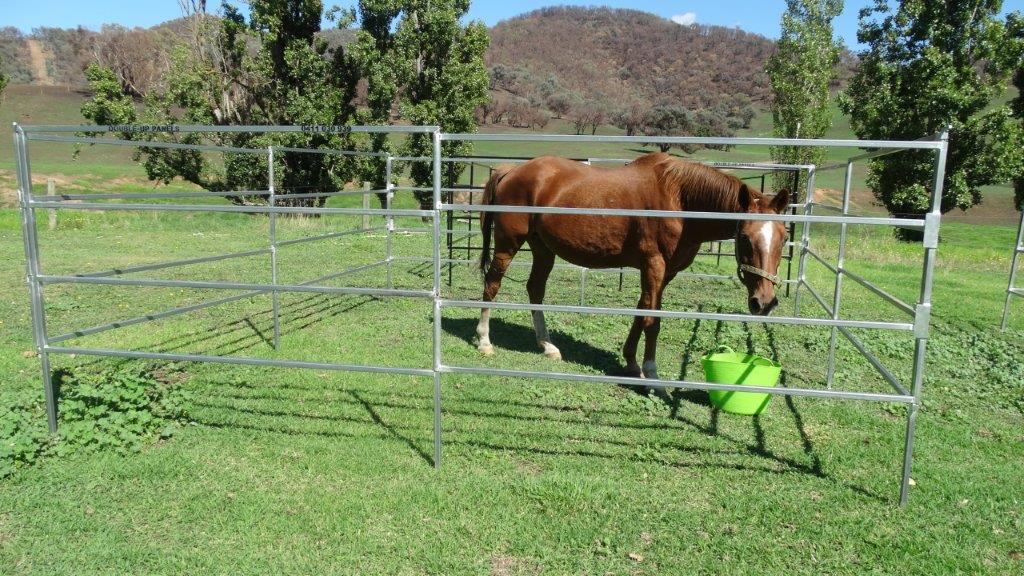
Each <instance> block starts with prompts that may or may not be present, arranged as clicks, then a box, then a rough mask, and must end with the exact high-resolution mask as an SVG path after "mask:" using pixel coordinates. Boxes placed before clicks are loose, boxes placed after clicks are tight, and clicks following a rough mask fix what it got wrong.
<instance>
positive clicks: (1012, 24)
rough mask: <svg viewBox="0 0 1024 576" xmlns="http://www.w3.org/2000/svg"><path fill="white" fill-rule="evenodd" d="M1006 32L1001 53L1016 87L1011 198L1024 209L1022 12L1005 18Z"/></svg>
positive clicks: (1023, 52)
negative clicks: (1005, 44)
mask: <svg viewBox="0 0 1024 576" xmlns="http://www.w3.org/2000/svg"><path fill="white" fill-rule="evenodd" d="M1006 28H1007V32H1008V34H1009V36H1010V38H1011V41H1010V46H1009V49H1008V50H1006V51H1004V52H1003V53H1004V54H1005V55H1006V56H1007V58H1008V59H1009V62H1008V66H1009V67H1012V68H1013V70H1014V72H1013V86H1014V87H1015V88H1016V89H1017V97H1016V98H1014V99H1013V100H1012V101H1011V102H1010V110H1011V114H1012V115H1013V117H1014V118H1016V120H1017V131H1018V133H1017V140H1018V144H1017V145H1016V146H1012V147H1011V150H1012V151H1014V152H1016V153H1017V154H1018V156H1017V157H1016V159H1015V160H1016V162H1015V166H1014V168H1013V172H1014V177H1013V196H1014V198H1013V200H1014V206H1016V207H1017V210H1024V14H1021V13H1020V12H1014V13H1012V14H1010V15H1009V16H1007V18H1006Z"/></svg>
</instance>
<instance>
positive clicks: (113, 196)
mask: <svg viewBox="0 0 1024 576" xmlns="http://www.w3.org/2000/svg"><path fill="white" fill-rule="evenodd" d="M239 196H270V190H225V191H224V192H124V193H110V194H107V193H102V194H100V193H97V194H56V195H55V197H56V198H60V199H61V200H63V201H70V200H132V199H137V198H138V199H143V200H149V199H153V200H159V199H164V198H234V197H239ZM32 198H33V199H38V198H48V199H49V198H54V196H33V197H32Z"/></svg>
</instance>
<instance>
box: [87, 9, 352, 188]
mask: <svg viewBox="0 0 1024 576" xmlns="http://www.w3.org/2000/svg"><path fill="white" fill-rule="evenodd" d="M185 4H188V3H185ZM191 4H192V6H193V7H194V8H195V9H196V10H195V11H194V12H193V13H191V14H189V15H188V18H189V19H190V20H191V21H192V24H193V29H194V30H196V31H197V32H196V33H195V34H194V35H193V38H192V41H191V43H190V44H189V45H188V46H187V47H182V48H180V49H179V50H177V51H176V52H175V54H174V56H173V59H172V64H171V68H170V70H169V72H168V73H167V75H166V77H165V78H164V83H165V84H166V87H165V89H164V90H163V91H161V92H160V93H154V94H150V96H149V97H148V98H147V99H146V107H145V109H144V110H143V111H142V112H141V113H137V112H136V111H135V107H134V103H133V102H132V101H131V99H130V98H129V97H128V96H127V95H126V94H125V92H124V86H122V85H121V84H122V83H121V79H120V78H119V77H118V76H117V75H116V74H115V73H114V72H112V71H111V70H109V69H105V68H101V67H99V66H92V67H90V73H89V74H90V77H89V80H90V85H91V86H92V88H93V90H94V92H95V94H94V96H93V98H92V100H91V101H89V102H87V103H86V104H85V105H84V106H83V107H82V114H83V115H84V116H85V117H86V118H88V119H89V120H92V121H93V122H96V123H99V124H122V123H131V122H135V121H136V120H138V121H142V122H145V123H152V124H168V123H174V122H177V121H178V120H182V121H184V122H185V123H189V124H212V125H217V126H229V125H240V124H241V125H247V124H257V125H258V124H289V125H322V126H326V125H331V126H337V125H344V124H347V123H349V122H350V121H352V120H353V119H354V116H355V109H354V106H353V105H352V100H353V97H354V92H355V87H356V80H357V79H358V74H357V67H356V65H355V62H354V61H353V59H352V58H351V57H350V56H349V55H348V54H347V53H346V52H345V51H344V49H341V48H339V49H336V50H334V51H333V52H328V51H327V48H326V43H325V42H324V41H322V40H319V39H317V37H316V33H317V32H318V31H319V30H320V22H321V20H322V19H323V18H324V12H323V5H322V3H321V2H320V0H282V1H278V0H252V1H250V2H249V5H250V19H249V22H248V23H246V21H245V19H244V18H243V16H242V15H241V13H240V12H239V11H238V10H237V9H236V8H234V7H233V6H232V5H231V4H227V3H225V4H224V6H223V12H224V13H223V16H222V18H220V19H219V20H215V19H213V18H208V17H207V15H206V14H205V13H203V12H202V10H204V9H205V3H203V2H200V3H198V4H197V3H194V2H193V3H191ZM335 15H337V14H336V13H330V14H328V16H329V17H330V16H335ZM344 16H350V15H344ZM350 21H351V19H350V17H348V18H342V19H341V21H340V23H339V25H341V26H344V25H347V23H348V22H350ZM250 42H252V43H254V44H255V46H251V45H250ZM115 85H116V86H115ZM178 110H180V112H178ZM122 137H124V138H141V139H160V140H165V139H166V140H174V141H179V142H185V143H197V142H199V141H200V135H198V134H183V135H177V134H145V135H139V134H134V133H124V134H122ZM208 139H209V140H210V141H212V142H213V143H214V144H219V145H227V146H234V147H248V148H259V147H265V146H268V145H272V144H274V145H283V146H291V147H301V148H334V149H352V148H354V147H355V146H356V144H357V143H356V137H355V136H353V135H350V134H345V133H338V132H334V131H316V132H312V133H307V132H300V133H288V134H250V133H220V134H211V135H208ZM140 150H141V151H140V154H139V159H140V160H142V162H143V165H144V167H145V169H146V171H147V174H148V176H149V178H150V179H153V180H157V181H162V182H165V183H166V182H169V181H170V180H171V179H173V178H175V177H181V178H183V179H184V180H186V181H189V182H192V183H194V184H196V185H198V186H200V187H202V188H205V189H207V190H213V191H226V190H263V189H265V188H266V187H267V162H266V160H265V159H264V158H262V157H259V156H254V155H251V154H224V158H223V162H219V161H218V162H214V161H210V160H209V159H208V158H207V157H206V156H203V155H202V154H201V153H199V152H197V151H191V150H169V149H162V148H161V149H158V148H145V147H143V148H141V149H140ZM358 162H359V160H358V159H353V158H351V157H339V156H331V155H321V154H300V153H290V154H279V155H278V156H277V158H276V167H277V170H276V175H277V185H276V189H277V190H278V191H279V192H280V193H282V194H285V195H286V194H288V193H293V192H327V191H332V190H338V189H339V188H340V187H341V186H343V185H344V184H345V183H346V182H348V181H350V180H351V179H352V178H353V176H355V175H356V174H357V172H358V168H359V166H358ZM234 199H235V200H236V201H247V202H248V201H254V200H255V198H249V199H244V200H243V199H237V198H234ZM323 201H324V200H323V199H318V200H306V199H301V200H294V201H291V202H289V201H287V200H285V201H284V202H283V203H285V204H302V205H309V204H321V205H322V203H323Z"/></svg>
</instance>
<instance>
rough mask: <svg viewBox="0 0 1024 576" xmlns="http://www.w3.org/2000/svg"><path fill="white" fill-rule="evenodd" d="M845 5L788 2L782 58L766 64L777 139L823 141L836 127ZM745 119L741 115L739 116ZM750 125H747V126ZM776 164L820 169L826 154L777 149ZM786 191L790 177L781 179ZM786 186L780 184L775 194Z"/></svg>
mask: <svg viewBox="0 0 1024 576" xmlns="http://www.w3.org/2000/svg"><path fill="white" fill-rule="evenodd" d="M842 11H843V1H842V0H787V2H786V11H785V12H784V13H783V14H782V36H781V37H780V38H779V48H778V52H776V53H775V54H773V55H772V56H771V58H769V59H768V67H767V71H768V77H769V79H770V80H771V83H772V91H773V94H774V98H773V99H772V103H771V111H772V121H773V122H772V124H773V133H774V134H775V136H777V137H780V138H821V137H822V136H824V135H825V132H826V131H827V130H828V129H829V126H831V125H832V111H831V109H830V106H829V105H830V103H831V96H830V93H829V86H830V85H831V84H832V82H833V81H834V80H835V78H836V74H837V71H836V64H837V63H838V62H839V53H840V51H841V49H842V46H841V44H840V43H839V42H838V41H837V40H835V39H834V38H833V35H832V21H833V20H834V19H835V18H836V16H838V15H839V14H840V13H842ZM741 114H742V113H741ZM746 123H747V125H749V119H748V120H746ZM771 155H772V160H774V161H775V162H778V163H782V164H822V163H823V161H824V159H825V150H824V149H823V148H804V147H796V146H773V147H772V148H771ZM778 178H780V179H784V180H785V185H786V186H789V185H790V184H791V181H790V178H789V175H788V174H781V173H780V174H779V175H778ZM781 185H783V183H782V182H776V188H779V187H780V186H781Z"/></svg>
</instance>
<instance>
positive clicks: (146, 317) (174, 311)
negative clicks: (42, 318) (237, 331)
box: [47, 260, 387, 343]
mask: <svg viewBox="0 0 1024 576" xmlns="http://www.w3.org/2000/svg"><path fill="white" fill-rule="evenodd" d="M385 264H387V261H385V260H382V261H380V262H374V263H372V264H365V265H363V266H356V267H354V268H349V269H347V270H342V271H341V272H332V273H331V274H327V275H324V276H320V277H319V278H314V279H312V280H307V281H306V282H303V283H302V284H300V286H313V285H316V284H319V283H320V282H326V281H328V280H333V279H335V278H339V277H341V276H346V275H349V274H355V273H358V272H362V271H364V270H369V269H370V268H375V267H378V266H383V265H385ZM270 292H273V290H272V289H262V290H253V291H251V292H246V293H244V294H236V295H234V296H225V297H224V298H217V299H216V300H208V301H206V302H200V303H198V304H190V305H188V306H180V307H176V308H168V309H167V310H161V311H160V312H152V313H149V314H143V315H142V316H136V317H134V318H128V319H126V320H117V321H115V322H109V323H107V324H99V325H97V326H91V327H89V328H82V329H79V330H72V331H71V332H68V333H66V334H61V335H59V336H54V337H51V338H48V340H47V341H48V342H51V343H55V342H63V341H65V340H71V339H73V338H81V337H83V336H91V335H93V334H98V333H100V332H106V331H107V330H113V329H115V328H125V327H128V326H133V325H135V324H141V323H143V322H149V321H151V320H160V319H163V318H170V317H172V316H178V315H180V314H187V313H189V312H197V311H199V310H204V309H206V308H212V307H214V306H220V305H221V304H228V303H230V302H235V301H238V300H244V299H246V298H252V297H255V296H259V295H261V294H267V293H270Z"/></svg>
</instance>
